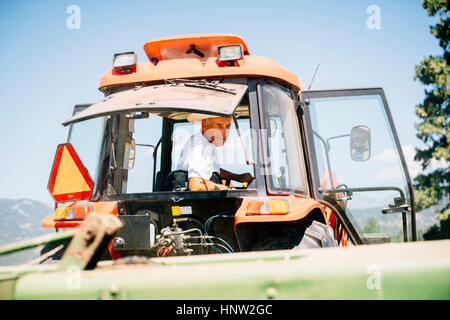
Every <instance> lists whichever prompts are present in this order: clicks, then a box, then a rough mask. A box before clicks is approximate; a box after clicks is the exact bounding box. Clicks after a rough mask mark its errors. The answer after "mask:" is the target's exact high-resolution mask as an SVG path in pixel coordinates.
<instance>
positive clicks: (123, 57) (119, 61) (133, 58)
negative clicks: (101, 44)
mask: <svg viewBox="0 0 450 320" xmlns="http://www.w3.org/2000/svg"><path fill="white" fill-rule="evenodd" d="M136 64H137V54H136V53H135V52H133V51H131V52H122V53H116V54H114V58H113V67H114V68H115V69H121V70H122V72H123V73H130V72H131V69H132V68H133V67H135V66H136Z"/></svg>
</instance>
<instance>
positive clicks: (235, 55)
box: [217, 44, 244, 61]
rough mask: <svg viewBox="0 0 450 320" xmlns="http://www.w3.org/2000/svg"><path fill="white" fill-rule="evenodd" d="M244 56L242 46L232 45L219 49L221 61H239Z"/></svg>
mask: <svg viewBox="0 0 450 320" xmlns="http://www.w3.org/2000/svg"><path fill="white" fill-rule="evenodd" d="M243 56H244V50H243V49H242V45H240V44H231V45H226V46H219V47H217V58H218V60H219V61H231V60H239V59H242V57H243Z"/></svg>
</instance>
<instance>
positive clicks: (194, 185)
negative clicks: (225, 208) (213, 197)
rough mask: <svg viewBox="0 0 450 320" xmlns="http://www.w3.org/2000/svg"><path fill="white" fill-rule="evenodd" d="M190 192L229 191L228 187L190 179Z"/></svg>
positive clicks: (203, 180)
mask: <svg viewBox="0 0 450 320" xmlns="http://www.w3.org/2000/svg"><path fill="white" fill-rule="evenodd" d="M189 190H191V191H207V190H228V187H227V186H224V185H222V184H216V183H214V182H211V181H209V180H205V179H203V178H198V177H192V178H189Z"/></svg>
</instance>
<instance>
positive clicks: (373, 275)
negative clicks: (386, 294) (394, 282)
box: [366, 265, 381, 290]
mask: <svg viewBox="0 0 450 320" xmlns="http://www.w3.org/2000/svg"><path fill="white" fill-rule="evenodd" d="M366 272H367V273H368V274H369V277H368V278H367V281H366V286H367V289H369V290H380V289H381V269H380V267H379V266H378V265H371V266H368V267H367V270H366Z"/></svg>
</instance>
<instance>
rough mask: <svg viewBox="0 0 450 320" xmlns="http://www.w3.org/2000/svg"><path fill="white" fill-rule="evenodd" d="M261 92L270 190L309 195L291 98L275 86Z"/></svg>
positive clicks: (260, 86) (269, 85)
mask: <svg viewBox="0 0 450 320" xmlns="http://www.w3.org/2000/svg"><path fill="white" fill-rule="evenodd" d="M258 90H259V92H260V95H261V99H262V119H263V128H264V129H263V135H264V136H265V141H266V144H265V149H266V150H265V152H264V153H265V155H266V157H267V158H266V163H267V166H266V168H267V172H266V176H267V180H268V186H269V190H271V191H272V192H277V193H283V192H286V191H288V192H297V193H302V194H306V193H307V188H306V175H305V165H304V162H303V159H304V158H303V151H302V147H301V141H300V132H299V125H298V119H297V115H296V112H295V106H294V101H293V99H292V96H291V94H290V93H289V92H288V91H286V90H284V89H282V88H281V87H279V86H277V85H273V84H262V85H259V88H258Z"/></svg>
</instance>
